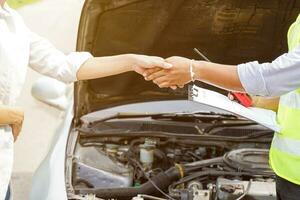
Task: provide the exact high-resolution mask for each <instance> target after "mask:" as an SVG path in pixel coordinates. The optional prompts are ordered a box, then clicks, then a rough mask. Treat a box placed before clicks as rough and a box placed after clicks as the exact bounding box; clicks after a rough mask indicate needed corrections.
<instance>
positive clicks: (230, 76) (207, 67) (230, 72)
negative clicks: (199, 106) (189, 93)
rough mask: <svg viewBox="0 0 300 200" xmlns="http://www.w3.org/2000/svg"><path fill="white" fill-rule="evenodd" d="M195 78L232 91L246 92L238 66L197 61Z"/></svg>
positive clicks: (195, 63)
mask: <svg viewBox="0 0 300 200" xmlns="http://www.w3.org/2000/svg"><path fill="white" fill-rule="evenodd" d="M193 66H194V72H195V79H196V80H199V81H202V82H205V83H208V84H211V85H214V86H217V87H220V88H223V89H226V90H230V91H240V92H244V91H245V89H244V88H243V86H242V83H241V81H240V79H239V75H238V72H237V66H233V65H222V64H216V63H209V62H204V61H195V62H194V64H193Z"/></svg>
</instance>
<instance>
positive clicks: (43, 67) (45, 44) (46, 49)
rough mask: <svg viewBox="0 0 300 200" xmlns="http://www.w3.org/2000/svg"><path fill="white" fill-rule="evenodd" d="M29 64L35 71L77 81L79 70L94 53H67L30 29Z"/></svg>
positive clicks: (64, 79)
mask: <svg viewBox="0 0 300 200" xmlns="http://www.w3.org/2000/svg"><path fill="white" fill-rule="evenodd" d="M29 39H30V58H29V66H30V67H31V68H32V69H34V70H35V71H37V72H39V73H41V74H44V75H46V76H50V77H52V78H55V79H57V80H60V81H63V82H65V83H72V82H74V81H77V77H76V74H77V71H78V69H79V68H80V66H81V65H82V64H83V63H84V62H85V61H86V60H87V59H89V58H91V57H92V55H91V54H90V53H88V52H73V53H70V54H69V55H65V54H64V53H62V52H61V51H59V50H57V49H56V48H55V47H54V46H53V45H52V44H51V43H50V42H49V41H48V40H46V39H44V38H42V37H40V36H38V35H37V34H35V33H33V32H31V31H29Z"/></svg>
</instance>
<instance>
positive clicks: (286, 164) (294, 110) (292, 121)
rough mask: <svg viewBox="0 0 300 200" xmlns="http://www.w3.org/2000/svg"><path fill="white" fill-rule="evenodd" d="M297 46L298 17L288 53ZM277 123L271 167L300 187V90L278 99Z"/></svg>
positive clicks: (289, 34)
mask: <svg viewBox="0 0 300 200" xmlns="http://www.w3.org/2000/svg"><path fill="white" fill-rule="evenodd" d="M299 44H300V15H299V16H298V18H297V20H296V22H295V23H294V24H292V26H291V27H290V29H289V32H288V46H289V51H292V50H293V49H294V48H296V47H297V46H298V45H299ZM299 68H300V65H299ZM299 70H300V69H299ZM299 78H300V77H299ZM277 121H278V123H279V124H280V127H281V131H280V133H275V135H274V138H273V141H272V146H271V149H270V164H271V167H272V169H273V170H274V172H275V173H276V174H277V175H278V176H280V177H282V178H284V179H286V180H288V181H290V182H292V183H295V184H298V185H300V89H298V90H295V91H293V92H290V93H287V94H285V95H283V96H281V97H280V101H279V108H278V114H277ZM299 198H300V197H299Z"/></svg>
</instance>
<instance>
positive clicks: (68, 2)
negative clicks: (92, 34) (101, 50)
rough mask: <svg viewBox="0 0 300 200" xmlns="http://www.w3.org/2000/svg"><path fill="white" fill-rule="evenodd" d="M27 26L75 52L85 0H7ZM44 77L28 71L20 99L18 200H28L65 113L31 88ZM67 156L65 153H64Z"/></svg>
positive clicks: (15, 178)
mask: <svg viewBox="0 0 300 200" xmlns="http://www.w3.org/2000/svg"><path fill="white" fill-rule="evenodd" d="M7 3H8V4H9V5H10V6H11V7H13V8H15V9H16V10H17V11H18V12H19V13H20V14H21V15H22V16H23V18H24V21H25V23H26V24H27V26H28V27H29V28H30V29H31V30H32V31H34V32H36V33H38V34H39V35H41V36H43V37H45V38H47V39H48V40H50V42H52V43H53V44H54V45H55V46H56V47H57V48H58V49H60V50H62V51H63V52H64V53H69V52H71V51H74V50H75V46H76V37H77V28H78V23H79V18H80V13H81V8H82V6H83V3H84V0H7ZM39 77H41V75H39V74H37V73H36V72H34V71H33V70H31V69H30V68H29V69H28V74H27V80H26V84H25V86H24V88H23V92H22V94H21V96H20V98H19V99H18V106H21V107H23V108H24V109H25V121H24V127H23V131H22V134H21V135H20V137H19V138H18V140H17V142H16V143H15V162H14V170H13V177H12V187H13V194H14V199H16V200H20V199H22V200H26V199H28V195H29V190H30V186H31V178H32V175H33V172H34V171H35V170H36V168H37V167H38V166H39V164H40V162H41V161H42V160H43V158H44V157H45V155H46V153H47V151H48V149H49V146H50V144H51V141H52V136H53V134H54V133H55V129H56V127H57V126H58V124H59V123H60V122H61V120H62V113H61V112H60V111H59V110H57V109H55V108H52V107H50V106H47V105H45V104H42V103H40V102H38V101H36V100H35V99H34V98H33V97H32V96H31V93H30V90H31V86H32V84H33V83H34V81H35V80H37V79H38V78H39ZM62 153H64V152H62Z"/></svg>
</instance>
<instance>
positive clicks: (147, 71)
mask: <svg viewBox="0 0 300 200" xmlns="http://www.w3.org/2000/svg"><path fill="white" fill-rule="evenodd" d="M161 70H162V69H161V68H160V67H154V68H150V69H146V70H145V72H144V73H143V76H144V77H147V76H149V75H151V74H153V73H155V72H158V71H161Z"/></svg>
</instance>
